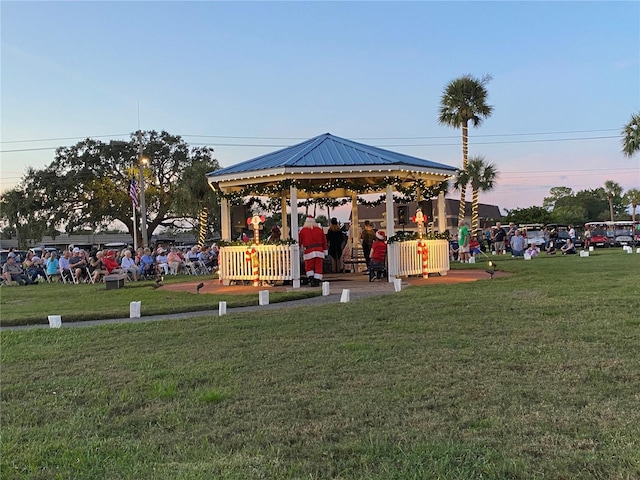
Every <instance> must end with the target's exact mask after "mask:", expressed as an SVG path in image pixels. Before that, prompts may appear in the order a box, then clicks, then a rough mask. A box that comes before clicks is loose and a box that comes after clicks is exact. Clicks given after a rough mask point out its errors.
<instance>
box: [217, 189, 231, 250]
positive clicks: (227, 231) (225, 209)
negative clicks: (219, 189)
mask: <svg viewBox="0 0 640 480" xmlns="http://www.w3.org/2000/svg"><path fill="white" fill-rule="evenodd" d="M220 229H221V230H222V231H221V232H220V234H221V235H220V236H221V237H222V240H225V241H227V242H229V241H231V207H230V206H229V201H228V200H227V199H226V198H222V199H221V200H220Z"/></svg>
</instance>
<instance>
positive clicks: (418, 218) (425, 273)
mask: <svg viewBox="0 0 640 480" xmlns="http://www.w3.org/2000/svg"><path fill="white" fill-rule="evenodd" d="M426 220H427V217H425V216H424V214H423V213H422V209H421V208H418V210H417V211H416V214H415V215H414V216H413V217H411V221H412V222H415V223H417V224H418V243H417V249H416V251H417V253H418V255H419V256H421V257H422V278H429V268H428V267H429V249H428V248H427V241H426V240H425V239H424V238H422V234H423V229H424V222H425V221H426Z"/></svg>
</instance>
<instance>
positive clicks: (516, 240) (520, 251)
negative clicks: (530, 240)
mask: <svg viewBox="0 0 640 480" xmlns="http://www.w3.org/2000/svg"><path fill="white" fill-rule="evenodd" d="M510 244H511V256H512V257H524V247H525V246H526V239H525V237H523V236H522V232H520V229H519V228H518V229H516V231H515V233H514V234H513V237H511V242H510Z"/></svg>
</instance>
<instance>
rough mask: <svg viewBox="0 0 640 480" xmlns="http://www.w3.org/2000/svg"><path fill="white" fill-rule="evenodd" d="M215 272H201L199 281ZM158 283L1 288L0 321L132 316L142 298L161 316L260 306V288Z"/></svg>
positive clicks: (145, 307) (295, 295)
mask: <svg viewBox="0 0 640 480" xmlns="http://www.w3.org/2000/svg"><path fill="white" fill-rule="evenodd" d="M201 279H203V280H205V281H206V280H209V281H211V280H212V279H213V277H197V279H196V280H195V281H200V280H201ZM180 282H194V277H188V276H183V275H182V276H177V277H171V276H168V277H165V280H164V282H163V283H164V284H170V283H180ZM154 284H155V282H153V281H145V282H130V283H127V284H126V286H125V287H124V288H120V289H117V290H107V289H106V288H105V286H104V284H102V283H101V284H96V285H86V284H80V285H72V284H61V283H53V284H47V283H45V284H39V285H32V286H27V287H17V286H13V287H2V289H0V325H2V326H14V325H29V324H38V323H44V324H48V323H49V321H48V315H61V316H62V319H63V321H64V322H75V321H80V320H99V319H104V318H127V317H129V306H130V304H131V302H133V301H140V302H142V315H160V314H168V313H179V312H197V311H199V310H200V311H202V310H215V309H217V308H218V302H220V301H225V302H227V306H228V307H229V308H233V307H243V306H247V305H258V295H257V294H256V293H255V292H251V293H247V295H233V296H229V295H211V294H207V295H194V292H195V287H194V288H193V291H190V292H175V291H169V290H165V289H158V290H156V289H154V288H153V286H154ZM317 295H320V292H319V291H318V290H308V289H301V290H299V291H295V292H271V293H270V294H269V302H270V303H278V302H283V301H288V300H297V299H301V298H308V297H310V296H317Z"/></svg>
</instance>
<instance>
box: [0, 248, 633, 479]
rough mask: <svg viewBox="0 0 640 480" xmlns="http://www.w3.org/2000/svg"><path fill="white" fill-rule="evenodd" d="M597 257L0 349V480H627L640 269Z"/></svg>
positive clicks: (38, 338)
mask: <svg viewBox="0 0 640 480" xmlns="http://www.w3.org/2000/svg"><path fill="white" fill-rule="evenodd" d="M596 253H597V255H594V256H592V257H590V258H584V259H583V258H578V257H575V256H573V257H555V258H553V257H552V258H544V257H542V258H537V259H534V260H532V261H530V262H525V261H522V260H511V259H510V258H505V259H502V258H497V259H494V260H496V261H498V268H499V269H501V270H502V269H504V270H507V271H510V272H512V273H513V275H511V276H509V277H505V278H499V279H494V280H485V281H478V282H473V283H467V284H459V285H426V286H421V287H411V288H407V289H404V290H403V291H402V292H399V293H394V294H390V295H386V296H381V297H374V298H371V299H368V300H366V301H354V302H350V303H346V304H339V303H338V304H333V305H326V306H322V307H314V308H310V307H305V308H299V309H286V310H282V311H264V312H256V313H242V314H240V313H233V314H230V315H227V316H223V317H208V318H206V317H201V318H196V319H192V320H183V321H166V322H150V323H146V324H144V323H143V324H122V325H109V326H100V327H87V328H80V329H78V328H72V329H64V328H62V329H59V330H58V329H38V330H28V331H4V332H2V333H1V340H2V351H1V366H2V370H1V374H2V375H1V381H2V385H1V386H2V389H1V399H2V417H1V421H2V446H1V448H2V451H1V460H0V462H1V463H0V478H2V479H13V478H24V479H39V478H42V479H48V478H51V479H54V478H55V479H57V478H73V479H93V478H108V479H116V478H118V479H119V478H137V479H177V478H180V479H213V478H216V479H218V478H220V479H259V478H265V479H280V478H284V479H432V478H442V479H476V478H484V479H507V478H510V479H593V478H597V479H635V478H640V409H639V408H638V406H639V405H640V348H639V345H640V255H638V254H633V255H628V254H623V253H622V252H621V251H618V250H615V251H610V252H605V251H598V252H596ZM476 268H484V267H483V265H476Z"/></svg>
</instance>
